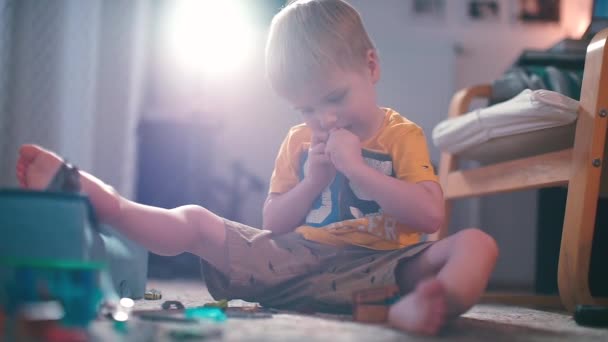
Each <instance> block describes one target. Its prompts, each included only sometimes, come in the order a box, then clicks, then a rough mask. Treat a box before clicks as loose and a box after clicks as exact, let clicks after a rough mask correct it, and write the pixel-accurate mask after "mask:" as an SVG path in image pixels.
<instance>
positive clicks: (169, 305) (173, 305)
mask: <svg viewBox="0 0 608 342" xmlns="http://www.w3.org/2000/svg"><path fill="white" fill-rule="evenodd" d="M161 307H162V308H163V310H176V309H177V310H183V309H184V304H182V302H180V301H179V300H166V301H165V302H163V304H162V305H161Z"/></svg>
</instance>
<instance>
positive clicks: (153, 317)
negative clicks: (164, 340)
mask: <svg viewBox="0 0 608 342" xmlns="http://www.w3.org/2000/svg"><path fill="white" fill-rule="evenodd" d="M136 316H137V317H138V318H139V319H142V320H145V321H154V322H172V323H192V324H194V323H197V322H198V321H197V320H196V319H194V318H187V317H183V316H173V315H167V314H163V313H154V312H151V313H136Z"/></svg>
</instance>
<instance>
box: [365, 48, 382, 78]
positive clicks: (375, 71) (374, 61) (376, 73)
mask: <svg viewBox="0 0 608 342" xmlns="http://www.w3.org/2000/svg"><path fill="white" fill-rule="evenodd" d="M367 68H368V70H369V73H370V76H371V80H372V82H373V83H374V84H376V83H377V82H378V81H379V80H380V59H379V58H378V53H377V52H376V50H374V49H369V50H367Z"/></svg>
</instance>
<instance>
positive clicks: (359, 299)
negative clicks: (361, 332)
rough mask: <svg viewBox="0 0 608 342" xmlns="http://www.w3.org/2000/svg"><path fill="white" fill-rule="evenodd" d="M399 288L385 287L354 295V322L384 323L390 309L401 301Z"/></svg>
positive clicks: (362, 291) (366, 290)
mask: <svg viewBox="0 0 608 342" xmlns="http://www.w3.org/2000/svg"><path fill="white" fill-rule="evenodd" d="M399 296H400V294H399V287H397V286H396V285H393V286H383V287H374V288H370V289H365V290H361V291H357V292H354V293H353V320H354V321H356V322H364V323H384V322H386V321H387V319H388V308H389V306H390V305H391V304H393V303H394V302H396V301H397V300H398V299H399Z"/></svg>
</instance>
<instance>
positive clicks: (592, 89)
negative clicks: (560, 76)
mask: <svg viewBox="0 0 608 342" xmlns="http://www.w3.org/2000/svg"><path fill="white" fill-rule="evenodd" d="M607 37H608V29H605V30H603V31H601V32H600V33H598V34H597V35H596V36H595V37H594V38H593V40H592V41H591V43H590V44H589V47H588V49H587V54H586V59H585V70H584V74H583V82H582V90H581V99H580V108H579V117H578V119H577V124H576V134H575V141H574V146H573V147H572V148H569V149H565V150H562V151H557V152H551V153H545V154H541V155H536V156H532V157H528V158H522V159H517V160H511V161H506V162H500V163H497V164H492V165H487V166H483V167H480V168H475V169H471V170H459V169H458V156H456V155H452V154H450V153H446V152H442V153H441V160H440V165H439V179H440V182H441V184H442V186H443V191H444V196H445V200H446V222H445V223H444V225H443V227H442V228H441V229H440V230H439V231H438V232H437V233H435V234H433V236H431V239H441V238H443V237H445V236H447V235H448V224H447V222H449V217H450V211H451V201H452V200H454V199H457V198H466V197H477V196H482V195H489V194H496V193H501V192H509V191H517V190H524V189H534V188H543V187H549V186H557V185H569V192H568V204H567V210H566V211H567V214H566V220H580V219H582V218H581V217H580V215H590V218H588V219H589V220H591V219H593V218H595V210H596V200H597V198H598V195H599V189H600V179H601V178H602V177H601V173H604V174H605V173H606V170H608V168H603V167H602V166H603V163H604V162H605V161H606V144H605V140H606V127H607V126H606V125H607V124H606V121H607V120H608V51H607V50H606V49H605V44H606V38H607ZM491 92H492V88H491V86H490V85H480V86H475V87H471V88H466V89H463V90H461V91H459V92H457V93H456V94H455V95H454V96H453V97H452V101H451V103H450V107H449V112H448V117H450V118H453V117H457V116H459V115H462V114H464V113H466V112H468V111H469V107H470V105H471V102H472V101H473V100H474V99H476V98H486V99H487V98H489V97H490V95H491ZM602 169H604V171H602ZM603 178H605V177H603ZM603 183H606V182H603ZM603 183H602V189H603V190H604V189H608V185H607V184H603ZM603 192H604V191H603ZM606 193H608V191H606ZM577 203H580V204H577ZM578 205H582V206H583V207H584V208H585V210H584V211H581V212H580V213H579V211H580V210H574V209H575V208H574V207H575V206H578ZM568 208H570V214H569V215H568ZM575 212H576V213H577V214H575ZM591 214H592V215H591ZM565 224H566V223H565Z"/></svg>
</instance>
